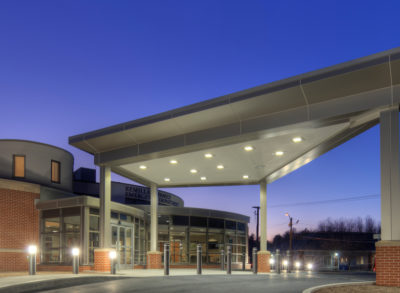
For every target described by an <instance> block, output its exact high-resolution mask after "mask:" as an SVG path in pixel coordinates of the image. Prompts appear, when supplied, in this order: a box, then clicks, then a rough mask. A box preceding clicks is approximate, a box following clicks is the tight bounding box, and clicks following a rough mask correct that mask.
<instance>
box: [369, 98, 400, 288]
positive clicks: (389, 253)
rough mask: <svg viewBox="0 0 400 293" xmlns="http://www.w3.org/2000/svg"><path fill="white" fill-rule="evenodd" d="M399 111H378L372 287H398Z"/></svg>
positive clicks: (399, 232)
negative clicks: (377, 228)
mask: <svg viewBox="0 0 400 293" xmlns="http://www.w3.org/2000/svg"><path fill="white" fill-rule="evenodd" d="M399 130H400V129H399V110H398V107H397V106H396V107H395V108H393V109H391V110H387V111H384V112H381V115H380V132H381V133H380V134H381V138H380V139H381V239H382V240H381V241H379V242H377V243H376V244H375V246H376V284H377V285H383V286H400V262H399V260H400V213H399V210H400V156H399V147H400V143H399V139H400V137H399Z"/></svg>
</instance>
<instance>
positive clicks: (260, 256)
mask: <svg viewBox="0 0 400 293" xmlns="http://www.w3.org/2000/svg"><path fill="white" fill-rule="evenodd" d="M270 256H271V253H270V252H269V251H259V252H258V253H257V271H258V272H259V273H269V272H270V271H271V268H270V265H269V258H270Z"/></svg>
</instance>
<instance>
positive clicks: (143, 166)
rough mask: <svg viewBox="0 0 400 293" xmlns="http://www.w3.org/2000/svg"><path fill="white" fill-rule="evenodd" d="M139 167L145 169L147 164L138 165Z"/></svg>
mask: <svg viewBox="0 0 400 293" xmlns="http://www.w3.org/2000/svg"><path fill="white" fill-rule="evenodd" d="M139 168H140V169H142V170H146V169H147V166H145V165H140V166H139Z"/></svg>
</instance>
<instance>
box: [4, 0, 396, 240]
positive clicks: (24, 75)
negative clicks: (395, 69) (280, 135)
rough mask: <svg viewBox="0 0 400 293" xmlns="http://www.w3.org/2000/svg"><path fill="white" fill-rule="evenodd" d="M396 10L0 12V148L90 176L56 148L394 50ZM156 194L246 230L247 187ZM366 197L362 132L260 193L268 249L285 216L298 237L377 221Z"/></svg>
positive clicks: (208, 7) (277, 4) (375, 178)
mask: <svg viewBox="0 0 400 293" xmlns="http://www.w3.org/2000/svg"><path fill="white" fill-rule="evenodd" d="M399 11H400V1H396V0H393V1H385V0H380V1H366V0H363V1H361V0H360V1H351V0H347V1H333V0H332V1H321V0H319V1H310V0H308V1H298V0H294V1H267V0H264V1H257V0H251V1H233V0H229V1H219V0H212V1H205V0H201V1H188V0H186V1H170V0H162V1H161V0H160V1H134V0H129V1H121V0H118V1H115V0H109V1H101V0H91V1H84V0H80V1H71V0H68V1H61V0H59V1H54V0H51V1H40V0H35V1H31V0H30V1H18V0H2V1H0V101H1V104H0V105H1V106H0V107H1V108H0V109H1V115H0V125H1V126H0V139H27V140H34V141H38V142H43V143H48V144H51V145H55V146H58V147H61V148H64V149H66V150H68V151H70V152H71V153H72V154H73V155H74V157H75V169H76V168H79V167H89V168H92V167H94V164H93V157H92V156H91V155H88V154H86V153H84V152H82V151H80V150H78V149H75V148H74V147H72V146H70V145H69V144H68V137H69V136H72V135H75V134H80V133H83V132H87V131H92V130H96V129H99V128H103V127H106V126H110V125H113V124H117V123H122V122H126V121H130V120H134V119H138V118H141V117H144V116H148V115H152V114H156V113H159V112H163V111H167V110H171V109H174V108H177V107H181V106H185V105H188V104H192V103H195V102H200V101H203V100H206V99H210V98H214V97H218V96H221V95H225V94H229V93H232V92H235V91H239V90H243V89H247V88H250V87H253V86H257V85H261V84H265V83H269V82H272V81H276V80H280V79H283V78H287V77H290V76H294V75H297V74H301V73H305V72H309V71H312V70H315V69H319V68H324V67H327V66H331V65H335V64H338V63H341V62H345V61H349V60H352V59H355V58H359V57H363V56H367V55H370V54H373V53H377V52H380V51H384V50H388V49H391V48H394V47H398V46H400V38H399V34H400V33H399V31H400V22H399V20H398V13H399ZM113 180H123V179H122V178H121V177H118V176H113ZM125 182H129V181H126V180H125ZM167 191H170V192H173V193H175V194H177V195H179V196H181V197H182V198H183V199H184V201H185V205H186V206H195V207H204V208H212V209H221V210H228V211H232V212H237V213H241V214H245V215H248V216H250V217H251V224H250V228H251V231H254V230H255V229H254V227H255V217H254V215H253V209H252V208H251V207H252V206H255V205H259V186H240V187H236V186H235V187H209V188H175V189H167ZM379 194H380V166H379V126H375V127H374V128H372V129H370V130H369V131H367V132H365V133H363V134H361V135H359V136H358V137H356V138H354V139H352V140H351V141H349V142H347V143H345V144H344V145H342V146H340V147H338V148H336V149H334V150H332V151H330V152H329V153H327V154H325V155H323V156H321V157H320V158H318V159H316V160H315V161H312V162H311V163H309V164H308V165H306V166H304V167H302V168H300V169H298V170H297V171H295V172H293V173H292V174H290V175H288V176H286V177H283V178H281V179H279V180H278V181H276V182H274V183H272V184H270V185H268V187H267V198H268V238H269V239H271V238H272V237H273V236H274V235H275V234H276V233H281V232H284V231H285V230H286V229H287V228H288V227H287V223H288V218H287V217H285V215H284V213H285V212H289V213H290V214H291V215H292V216H293V218H294V219H296V220H297V219H300V223H299V225H298V226H297V229H303V228H306V227H307V228H313V227H315V226H316V224H318V222H319V221H320V220H323V219H326V218H327V217H331V218H333V219H335V218H340V217H346V218H354V217H358V216H360V217H365V216H367V215H371V216H372V217H373V218H375V219H376V220H377V221H380V200H379ZM331 200H334V201H331ZM324 201H326V202H324Z"/></svg>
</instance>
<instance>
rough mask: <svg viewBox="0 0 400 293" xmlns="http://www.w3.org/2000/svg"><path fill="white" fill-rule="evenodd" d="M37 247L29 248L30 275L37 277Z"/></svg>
mask: <svg viewBox="0 0 400 293" xmlns="http://www.w3.org/2000/svg"><path fill="white" fill-rule="evenodd" d="M36 252H37V246H36V245H29V246H28V254H29V257H28V259H29V275H36Z"/></svg>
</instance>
